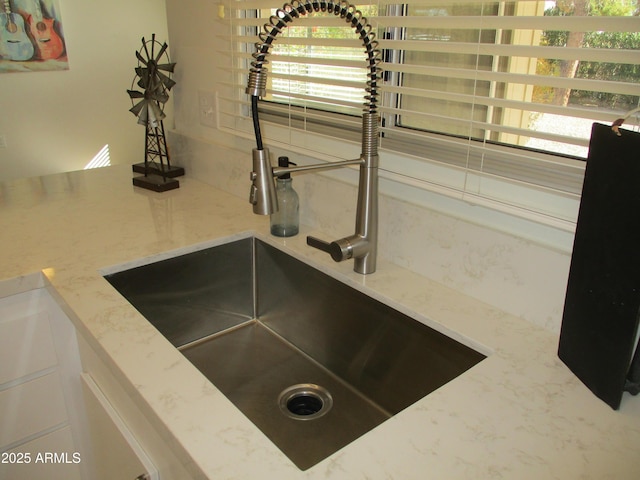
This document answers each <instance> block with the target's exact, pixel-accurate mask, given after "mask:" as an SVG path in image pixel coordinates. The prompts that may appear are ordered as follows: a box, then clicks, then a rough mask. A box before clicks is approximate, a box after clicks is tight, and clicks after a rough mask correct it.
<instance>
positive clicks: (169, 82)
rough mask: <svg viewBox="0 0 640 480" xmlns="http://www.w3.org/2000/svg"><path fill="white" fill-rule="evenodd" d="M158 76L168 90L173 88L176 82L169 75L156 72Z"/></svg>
mask: <svg viewBox="0 0 640 480" xmlns="http://www.w3.org/2000/svg"><path fill="white" fill-rule="evenodd" d="M156 76H157V77H158V78H159V79H160V81H161V82H162V84H163V85H164V86H165V88H166V89H167V90H171V89H172V88H173V86H174V85H175V84H176V82H174V81H173V80H171V79H170V78H169V77H168V76H167V75H165V74H164V73H162V72H156Z"/></svg>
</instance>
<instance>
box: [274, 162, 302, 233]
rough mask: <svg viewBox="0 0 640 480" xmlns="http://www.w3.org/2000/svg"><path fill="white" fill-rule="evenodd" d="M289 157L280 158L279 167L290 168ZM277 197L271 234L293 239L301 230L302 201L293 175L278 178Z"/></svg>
mask: <svg viewBox="0 0 640 480" xmlns="http://www.w3.org/2000/svg"><path fill="white" fill-rule="evenodd" d="M289 164H291V165H295V164H294V163H293V162H289V157H279V158H278V166H279V167H288V166H289ZM276 195H277V197H278V211H277V212H276V213H274V214H272V215H271V234H272V235H275V236H276V237H293V236H294V235H297V234H298V230H299V228H300V201H299V199H298V194H297V193H296V191H295V190H294V189H293V180H291V175H290V174H289V173H285V174H284V175H281V176H279V177H277V178H276Z"/></svg>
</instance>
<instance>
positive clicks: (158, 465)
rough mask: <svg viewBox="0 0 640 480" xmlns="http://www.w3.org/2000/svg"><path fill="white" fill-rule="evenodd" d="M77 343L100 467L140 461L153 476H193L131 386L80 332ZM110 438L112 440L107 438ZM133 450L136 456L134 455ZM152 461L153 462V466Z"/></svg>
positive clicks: (178, 479) (180, 479)
mask: <svg viewBox="0 0 640 480" xmlns="http://www.w3.org/2000/svg"><path fill="white" fill-rule="evenodd" d="M78 344H79V346H80V357H81V359H82V366H83V370H84V372H85V373H84V374H83V380H84V383H85V387H84V388H85V398H86V399H87V402H86V403H87V410H88V412H90V415H89V426H90V430H91V434H92V438H93V441H94V442H95V443H94V456H95V463H96V465H97V466H102V467H101V468H102V469H104V470H105V471H106V470H109V469H111V467H112V466H114V465H119V466H124V465H125V464H127V465H133V466H134V467H133V469H132V470H127V472H129V471H131V472H136V471H137V470H136V468H137V467H135V466H136V465H138V466H140V465H141V466H145V467H146V472H147V474H148V475H149V478H152V479H153V478H160V479H162V480H164V479H167V480H192V479H193V477H192V476H191V475H190V474H189V473H188V472H187V470H186V469H185V467H184V466H183V463H182V462H181V461H180V460H179V459H178V457H177V456H176V454H175V453H174V450H173V449H172V448H171V447H170V446H169V445H168V444H167V442H166V441H165V440H164V439H163V437H162V436H161V435H160V433H158V431H157V430H156V428H155V427H154V426H153V425H152V424H151V423H150V421H149V420H148V419H147V417H146V416H145V414H144V412H143V411H142V410H141V408H140V407H139V406H138V405H137V404H136V402H135V401H134V400H133V398H132V397H133V396H135V395H134V394H132V392H131V390H127V389H126V388H125V387H124V386H123V385H122V384H121V383H120V382H118V380H117V379H116V377H115V376H114V374H113V373H112V371H111V369H110V367H109V366H108V365H107V363H106V362H105V361H103V360H102V358H101V357H100V355H98V354H97V353H96V351H95V350H94V349H93V348H92V347H91V346H90V345H89V343H88V342H87V341H86V340H85V339H84V338H82V337H81V336H80V337H79V338H78ZM114 427H115V429H114ZM107 438H109V439H113V440H108V441H106V442H105V439H107ZM111 442H119V446H118V447H117V448H116V447H112V448H111V449H108V448H107V445H110V444H111ZM125 444H128V447H127V448H125V447H124V445H125ZM114 445H115V443H114ZM132 453H133V455H134V456H136V457H137V460H136V459H135V458H133V457H132V455H131V454H132ZM116 459H119V460H116ZM137 462H139V463H137ZM149 465H152V468H153V470H151V468H150V467H149ZM127 468H129V467H127ZM127 474H128V473H127ZM156 475H157V476H156ZM95 478H99V479H102V478H104V479H105V480H106V479H108V480H111V479H113V478H123V479H128V478H132V477H129V476H126V475H120V476H116V475H110V476H109V475H107V476H106V477H105V476H100V474H98V473H97V474H96V477H95ZM133 478H135V477H133Z"/></svg>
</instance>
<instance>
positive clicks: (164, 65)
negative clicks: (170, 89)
mask: <svg viewBox="0 0 640 480" xmlns="http://www.w3.org/2000/svg"><path fill="white" fill-rule="evenodd" d="M175 66H176V64H175V62H173V63H160V64H158V65H157V66H156V68H157V69H158V70H164V71H165V72H171V73H173V69H174V68H175Z"/></svg>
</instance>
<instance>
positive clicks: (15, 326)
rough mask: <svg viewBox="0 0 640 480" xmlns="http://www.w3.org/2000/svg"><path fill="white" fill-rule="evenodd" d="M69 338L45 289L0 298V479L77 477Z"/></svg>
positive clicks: (76, 367) (79, 442) (78, 425)
mask: <svg viewBox="0 0 640 480" xmlns="http://www.w3.org/2000/svg"><path fill="white" fill-rule="evenodd" d="M70 339H71V340H73V341H72V342H71V345H72V346H74V345H76V344H75V341H74V340H75V332H74V330H73V326H72V325H71V323H70V322H69V319H68V318H66V316H64V314H63V313H62V311H61V310H60V309H59V308H58V307H57V305H56V304H55V302H53V299H52V298H51V297H50V296H49V295H48V293H47V292H46V290H44V289H42V288H40V289H35V290H31V291H28V292H23V293H19V294H14V295H10V296H8V297H5V298H2V299H0V479H7V480H8V479H11V480H22V479H25V480H38V479H47V480H49V479H58V478H60V479H65V480H73V479H81V478H83V468H84V466H83V464H82V462H83V460H84V459H85V457H86V455H85V452H84V451H83V441H84V438H85V437H84V435H83V431H82V423H83V419H82V413H83V410H82V408H81V405H79V402H81V399H80V383H79V377H78V375H79V372H80V361H79V354H78V349H77V346H76V347H75V350H74V349H73V348H71V349H70V348H69V340H70ZM74 375H75V381H74ZM79 407H80V408H79Z"/></svg>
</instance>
